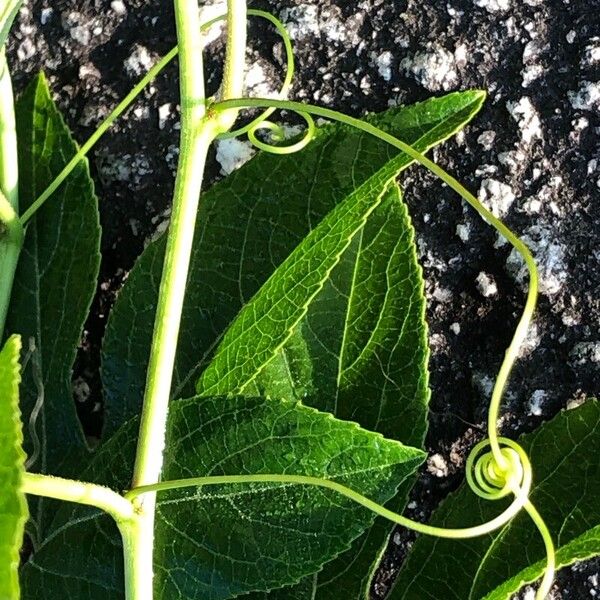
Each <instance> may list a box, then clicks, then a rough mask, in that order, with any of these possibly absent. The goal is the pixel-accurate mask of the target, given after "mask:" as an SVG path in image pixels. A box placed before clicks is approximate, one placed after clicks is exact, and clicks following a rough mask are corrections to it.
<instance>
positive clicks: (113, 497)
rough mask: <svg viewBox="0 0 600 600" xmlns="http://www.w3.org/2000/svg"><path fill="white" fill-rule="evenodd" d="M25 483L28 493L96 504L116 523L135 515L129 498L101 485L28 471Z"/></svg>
mask: <svg viewBox="0 0 600 600" xmlns="http://www.w3.org/2000/svg"><path fill="white" fill-rule="evenodd" d="M22 485H23V492H25V493H26V494H31V495H34V496H45V497H46V498H55V499H56V500H64V501H66V502H76V503H77V504H85V505H86V506H94V507H95V508H99V509H100V510H102V511H104V512H106V513H108V514H109V515H111V516H112V517H113V518H114V519H115V521H117V522H129V521H130V520H131V519H133V518H134V517H135V512H134V507H133V503H132V502H131V501H130V500H128V499H126V498H124V497H123V496H121V495H120V494H118V493H117V492H115V491H113V490H111V489H110V488H107V487H104V486H102V485H96V484H94V483H85V482H82V481H74V480H72V479H63V478H62V477H52V476H51V475H40V474H39V473H25V474H24V475H23V484H22Z"/></svg>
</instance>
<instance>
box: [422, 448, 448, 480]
mask: <svg viewBox="0 0 600 600" xmlns="http://www.w3.org/2000/svg"><path fill="white" fill-rule="evenodd" d="M427 470H428V471H429V472H430V473H431V474H432V475H435V476H436V477H446V476H447V475H448V464H447V463H446V459H445V458H444V457H443V456H442V455H441V454H432V455H431V456H430V457H429V458H428V459H427Z"/></svg>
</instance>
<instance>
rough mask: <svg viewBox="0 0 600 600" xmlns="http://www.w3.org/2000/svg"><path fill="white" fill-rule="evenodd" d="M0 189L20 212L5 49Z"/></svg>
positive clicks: (0, 53) (0, 71) (0, 73)
mask: <svg viewBox="0 0 600 600" xmlns="http://www.w3.org/2000/svg"><path fill="white" fill-rule="evenodd" d="M0 189H1V190H2V193H3V194H4V197H5V198H6V199H7V200H8V201H9V202H10V204H11V206H12V207H13V208H14V209H15V212H16V213H18V212H19V163H18V161H17V128H16V125H15V109H14V98H13V90H12V83H11V80H10V72H9V70H8V64H7V63H6V55H5V50H4V48H2V49H1V50H0Z"/></svg>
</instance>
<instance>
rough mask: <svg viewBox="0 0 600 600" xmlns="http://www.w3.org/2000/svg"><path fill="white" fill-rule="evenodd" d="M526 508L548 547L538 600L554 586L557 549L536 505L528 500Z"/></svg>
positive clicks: (542, 599)
mask: <svg viewBox="0 0 600 600" xmlns="http://www.w3.org/2000/svg"><path fill="white" fill-rule="evenodd" d="M524 508H525V510H526V511H527V512H528V513H529V516H530V517H531V520H532V521H533V522H534V524H535V526H536V527H537V528H538V531H539V532H540V535H541V536H542V539H543V540H544V547H545V549H546V569H545V571H544V577H543V579H542V582H541V583H540V587H539V588H538V591H537V593H536V595H535V598H536V600H544V599H545V598H546V597H547V596H548V594H549V593H550V588H551V587H552V582H553V581H554V575H555V573H556V549H555V548H554V542H553V541H552V535H550V531H549V530H548V526H547V525H546V523H545V522H544V519H543V518H542V516H541V515H540V513H539V512H538V511H537V509H536V508H535V506H534V505H533V504H532V503H531V502H530V501H529V500H528V501H527V502H526V503H525V506H524Z"/></svg>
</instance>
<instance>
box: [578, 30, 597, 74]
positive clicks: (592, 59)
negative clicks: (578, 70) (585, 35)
mask: <svg viewBox="0 0 600 600" xmlns="http://www.w3.org/2000/svg"><path fill="white" fill-rule="evenodd" d="M581 63H582V66H583V67H592V66H594V65H596V64H598V63H600V37H593V38H590V40H589V44H588V45H587V46H586V47H585V50H584V52H583V59H582V61H581Z"/></svg>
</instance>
